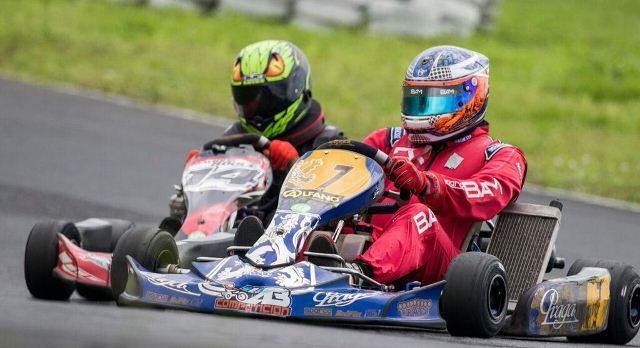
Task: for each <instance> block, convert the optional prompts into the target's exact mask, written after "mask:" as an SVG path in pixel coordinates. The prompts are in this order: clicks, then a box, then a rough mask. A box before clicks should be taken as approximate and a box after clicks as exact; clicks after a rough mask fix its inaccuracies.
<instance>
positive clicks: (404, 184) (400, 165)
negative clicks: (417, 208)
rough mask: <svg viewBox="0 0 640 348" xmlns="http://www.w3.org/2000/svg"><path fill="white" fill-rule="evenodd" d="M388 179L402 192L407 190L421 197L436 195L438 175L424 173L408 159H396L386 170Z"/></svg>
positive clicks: (428, 172)
mask: <svg viewBox="0 0 640 348" xmlns="http://www.w3.org/2000/svg"><path fill="white" fill-rule="evenodd" d="M386 172H387V177H388V178H389V180H391V181H393V183H394V184H395V186H396V187H397V188H398V189H401V190H407V191H410V192H411V193H413V194H414V195H418V196H420V197H425V196H429V195H431V194H434V193H436V192H435V191H436V188H437V187H439V185H438V178H437V174H435V173H433V172H430V171H422V170H420V169H418V167H416V165H415V164H413V162H411V161H410V160H409V159H408V158H406V157H395V158H392V159H391V162H390V163H389V165H388V166H387V168H386Z"/></svg>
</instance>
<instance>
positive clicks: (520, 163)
mask: <svg viewBox="0 0 640 348" xmlns="http://www.w3.org/2000/svg"><path fill="white" fill-rule="evenodd" d="M427 173H428V174H429V175H428V176H429V177H430V179H431V181H432V184H433V185H435V186H437V187H434V188H433V189H432V190H431V193H430V194H426V195H422V196H421V197H420V200H421V201H422V202H423V203H425V204H426V205H427V206H429V208H431V209H432V210H433V211H434V212H435V213H439V214H443V215H447V216H452V217H460V218H464V219H472V220H488V219H491V218H493V217H494V216H496V215H497V214H498V213H499V212H500V211H502V210H503V209H504V208H505V207H506V206H507V205H509V203H511V202H514V201H515V200H516V199H517V198H518V195H519V194H520V191H521V190H522V185H523V184H524V180H525V177H526V173H527V161H526V159H525V157H524V155H523V154H522V151H520V149H518V148H516V147H513V146H510V147H507V148H504V149H502V150H500V151H498V152H497V153H496V154H495V155H494V156H493V157H492V158H491V159H489V160H488V161H487V162H486V164H485V166H484V167H483V168H482V169H481V170H480V171H479V172H477V173H476V174H474V175H473V176H471V177H470V178H468V179H454V178H451V177H448V176H446V175H443V174H439V173H434V172H427ZM436 181H437V182H436Z"/></svg>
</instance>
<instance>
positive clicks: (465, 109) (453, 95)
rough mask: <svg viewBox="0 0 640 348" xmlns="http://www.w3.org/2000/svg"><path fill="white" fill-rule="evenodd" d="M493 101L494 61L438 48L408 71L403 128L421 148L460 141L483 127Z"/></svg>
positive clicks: (457, 49) (424, 54)
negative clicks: (491, 64) (491, 73)
mask: <svg viewBox="0 0 640 348" xmlns="http://www.w3.org/2000/svg"><path fill="white" fill-rule="evenodd" d="M488 97H489V58H487V57H486V56H484V55H482V54H480V53H477V52H473V51H470V50H467V49H464V48H460V47H455V46H436V47H432V48H429V49H427V50H425V51H423V52H422V53H420V54H419V55H417V56H416V57H415V58H414V59H413V61H411V64H410V65H409V68H408V69H407V73H406V76H405V79H404V82H403V84H402V125H403V127H404V129H405V130H406V131H407V133H408V134H409V139H410V140H411V142H413V143H416V144H432V143H438V142H441V141H446V140H451V139H455V138H457V137H460V136H463V135H465V134H467V133H468V132H470V131H471V130H473V129H474V128H475V127H477V126H478V125H479V124H480V122H482V120H483V119H484V113H485V111H486V109H487V104H488Z"/></svg>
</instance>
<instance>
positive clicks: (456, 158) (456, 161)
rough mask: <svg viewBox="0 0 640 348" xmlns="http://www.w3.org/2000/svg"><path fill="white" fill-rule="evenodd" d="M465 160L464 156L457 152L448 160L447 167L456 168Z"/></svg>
mask: <svg viewBox="0 0 640 348" xmlns="http://www.w3.org/2000/svg"><path fill="white" fill-rule="evenodd" d="M462 161H464V158H463V157H462V156H460V155H458V154H457V153H455V152H454V153H453V155H451V157H449V159H448V160H447V163H445V164H444V167H445V168H449V169H456V168H458V166H459V165H460V164H461V163H462Z"/></svg>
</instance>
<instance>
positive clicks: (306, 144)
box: [169, 40, 343, 227]
mask: <svg viewBox="0 0 640 348" xmlns="http://www.w3.org/2000/svg"><path fill="white" fill-rule="evenodd" d="M231 92H232V95H233V106H234V109H235V111H236V113H237V114H238V118H239V120H238V121H237V122H235V123H234V124H232V125H231V126H229V128H227V129H226V130H225V132H224V135H225V136H227V135H234V134H242V133H255V134H260V135H264V136H265V137H267V138H269V139H270V140H271V146H270V148H269V150H267V151H266V152H265V155H267V156H268V157H269V160H270V162H271V166H272V168H273V170H274V183H273V185H272V186H271V189H270V190H269V191H268V192H267V193H266V194H265V195H264V197H263V199H262V200H261V202H260V204H259V207H258V209H257V210H256V211H255V212H254V213H255V214H257V215H260V217H261V218H265V217H268V215H269V214H270V213H271V211H272V210H273V209H274V208H275V205H276V203H277V193H278V191H279V189H280V184H281V182H282V180H284V177H285V175H286V171H287V167H288V164H289V163H291V162H292V161H293V160H295V159H297V158H298V157H299V156H300V154H304V153H305V152H307V151H309V150H312V149H313V148H315V147H317V146H319V145H321V144H322V143H324V142H326V141H329V140H333V139H338V138H342V137H343V133H342V132H341V131H340V130H339V129H338V128H336V127H334V126H332V125H329V124H326V123H325V119H324V112H323V111H322V107H321V106H320V103H319V102H318V101H317V100H315V99H313V98H312V95H311V70H310V68H309V62H308V61H307V57H306V56H305V55H304V53H302V51H301V50H300V49H299V48H298V47H297V46H296V45H294V44H292V43H290V42H288V41H281V40H267V41H260V42H256V43H253V44H251V45H249V46H246V47H245V48H243V49H242V50H241V51H240V53H239V54H238V56H237V57H236V59H235V60H234V63H233V69H232V72H231ZM197 153H198V152H197V151H192V152H191V153H190V154H189V155H188V156H189V157H188V158H187V159H189V158H191V156H194V155H196V154H197ZM169 207H170V216H172V217H174V218H177V219H179V220H180V221H182V220H183V219H184V217H185V215H186V206H185V201H184V195H183V192H182V190H181V189H178V191H177V192H176V194H174V195H173V196H172V197H171V199H170V204H169ZM251 223H254V224H256V223H257V224H260V225H261V223H260V221H259V220H258V219H253V220H252V221H251ZM260 227H261V226H260Z"/></svg>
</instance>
